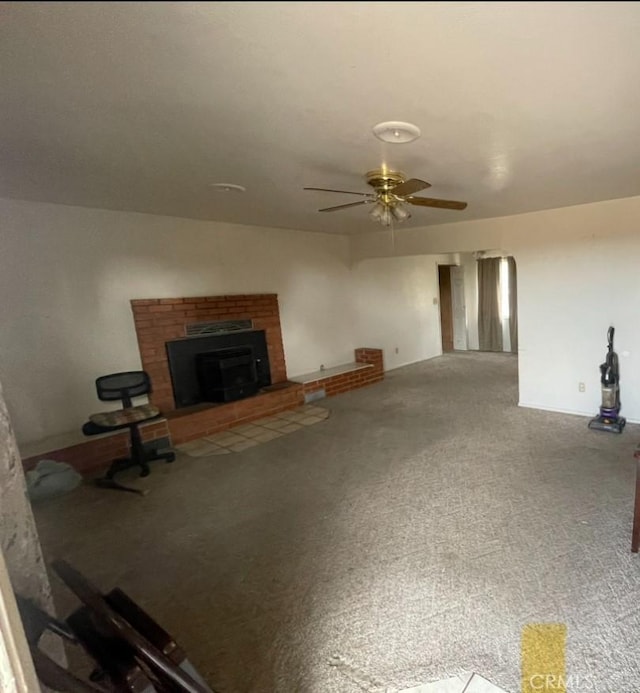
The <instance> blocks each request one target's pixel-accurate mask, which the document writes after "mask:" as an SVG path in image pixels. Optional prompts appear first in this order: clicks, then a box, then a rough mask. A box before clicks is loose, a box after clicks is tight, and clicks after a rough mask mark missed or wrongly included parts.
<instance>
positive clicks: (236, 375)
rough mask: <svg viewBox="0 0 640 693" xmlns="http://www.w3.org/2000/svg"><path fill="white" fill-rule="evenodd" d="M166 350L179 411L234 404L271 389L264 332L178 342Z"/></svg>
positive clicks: (232, 334) (232, 333)
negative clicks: (232, 402)
mask: <svg viewBox="0 0 640 693" xmlns="http://www.w3.org/2000/svg"><path fill="white" fill-rule="evenodd" d="M165 348H166V351H167V360H168V363H169V372H170V374H171V384H172V386H173V398H174V401H175V405H176V408H181V407H189V406H192V405H194V404H200V403H202V402H231V401H234V400H236V399H242V398H244V397H249V396H251V395H255V394H257V393H258V392H259V390H260V389H261V388H263V387H268V386H269V385H271V369H270V365H269V353H268V350H267V339H266V334H265V331H264V330H243V331H238V332H229V333H225V334H215V335H203V336H199V337H186V338H183V339H174V340H171V341H168V342H166V344H165Z"/></svg>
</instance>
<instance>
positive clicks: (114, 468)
mask: <svg viewBox="0 0 640 693" xmlns="http://www.w3.org/2000/svg"><path fill="white" fill-rule="evenodd" d="M96 391H97V393H98V398H99V399H100V400H102V401H103V402H113V401H117V400H120V401H121V402H122V409H116V410H115V411H106V412H101V413H99V414H93V415H92V416H90V417H89V421H88V422H87V423H86V424H85V425H84V426H83V427H82V432H83V433H84V434H85V435H88V436H91V435H97V434H99V433H107V432H109V431H117V430H119V429H123V428H128V429H129V432H130V454H129V457H126V458H122V459H117V460H113V462H112V463H111V466H110V467H109V470H108V471H107V473H106V475H105V476H104V477H102V478H100V479H97V480H96V484H97V485H98V486H101V487H102V488H113V489H117V490H120V491H131V492H133V493H140V494H144V491H141V490H140V489H134V488H131V487H128V486H123V485H122V484H119V483H118V482H117V481H116V480H115V479H114V477H115V475H116V474H118V473H119V472H121V471H123V470H125V469H129V468H130V467H135V466H138V467H140V476H147V475H148V474H149V471H150V470H149V462H151V461H153V460H165V461H166V462H173V461H174V460H175V458H176V456H175V453H173V452H158V451H157V450H152V451H149V452H148V451H147V450H145V448H144V444H143V443H142V437H141V435H140V424H142V423H145V422H147V421H153V419H157V418H158V417H160V416H161V413H160V410H159V409H158V407H155V406H154V405H153V404H140V405H138V406H135V407H134V406H133V405H132V403H131V400H132V398H133V397H140V396H141V395H146V394H149V393H150V392H151V379H150V378H149V375H148V374H147V373H146V372H145V371H127V372H125V373H112V374H111V375H103V376H101V377H100V378H98V379H97V380H96Z"/></svg>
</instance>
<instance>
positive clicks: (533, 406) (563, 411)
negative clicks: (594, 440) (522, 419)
mask: <svg viewBox="0 0 640 693" xmlns="http://www.w3.org/2000/svg"><path fill="white" fill-rule="evenodd" d="M518 406H519V407H523V408H524V409H539V410H540V411H550V412H553V413H554V414H571V415H572V416H586V417H587V418H589V419H593V418H594V417H595V416H597V415H598V411H597V409H596V411H588V412H584V411H576V410H575V409H561V408H560V407H548V406H546V405H544V404H534V403H531V402H518ZM621 414H622V416H624V412H621ZM627 423H632V424H636V423H640V420H638V419H629V418H627Z"/></svg>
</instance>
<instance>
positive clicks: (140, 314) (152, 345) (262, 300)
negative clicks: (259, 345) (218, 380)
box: [131, 294, 287, 413]
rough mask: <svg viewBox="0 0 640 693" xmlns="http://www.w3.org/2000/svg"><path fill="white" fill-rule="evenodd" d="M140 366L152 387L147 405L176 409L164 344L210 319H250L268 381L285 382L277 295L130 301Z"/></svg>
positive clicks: (170, 409) (162, 408)
mask: <svg viewBox="0 0 640 693" xmlns="http://www.w3.org/2000/svg"><path fill="white" fill-rule="evenodd" d="M131 308H132V310H133V319H134V323H135V329H136V335H137V337H138V346H139V347H140V358H141V360H142V368H143V369H144V370H145V371H147V373H149V376H150V377H151V382H152V384H153V393H152V395H151V401H152V402H153V403H154V404H155V405H156V406H157V407H159V408H160V410H161V411H163V412H165V413H168V412H171V411H173V410H174V409H175V404H174V400H173V389H172V387H171V375H170V373H169V363H168V360H167V353H166V350H165V343H166V342H168V341H170V340H172V339H179V338H180V337H185V336H186V326H187V325H188V324H191V323H197V322H205V321H212V320H246V319H249V320H252V321H253V327H254V329H256V330H264V331H265V333H266V338H267V349H268V351H269V362H270V365H271V382H272V383H274V384H275V383H283V382H286V380H287V368H286V364H285V360H284V348H283V346H282V330H281V327H280V310H279V307H278V297H277V295H276V294H238V295H229V296H204V297H186V298H151V299H147V298H145V299H134V300H132V301H131Z"/></svg>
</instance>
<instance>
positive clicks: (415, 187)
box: [391, 178, 431, 197]
mask: <svg viewBox="0 0 640 693" xmlns="http://www.w3.org/2000/svg"><path fill="white" fill-rule="evenodd" d="M430 187H431V183H427V181H426V180H420V179H419V178H409V180H406V181H405V182H404V183H400V185H396V187H395V188H392V189H391V192H392V193H393V194H394V195H398V196H399V197H404V196H405V195H413V193H417V192H419V191H420V190H425V189H426V188H430Z"/></svg>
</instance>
